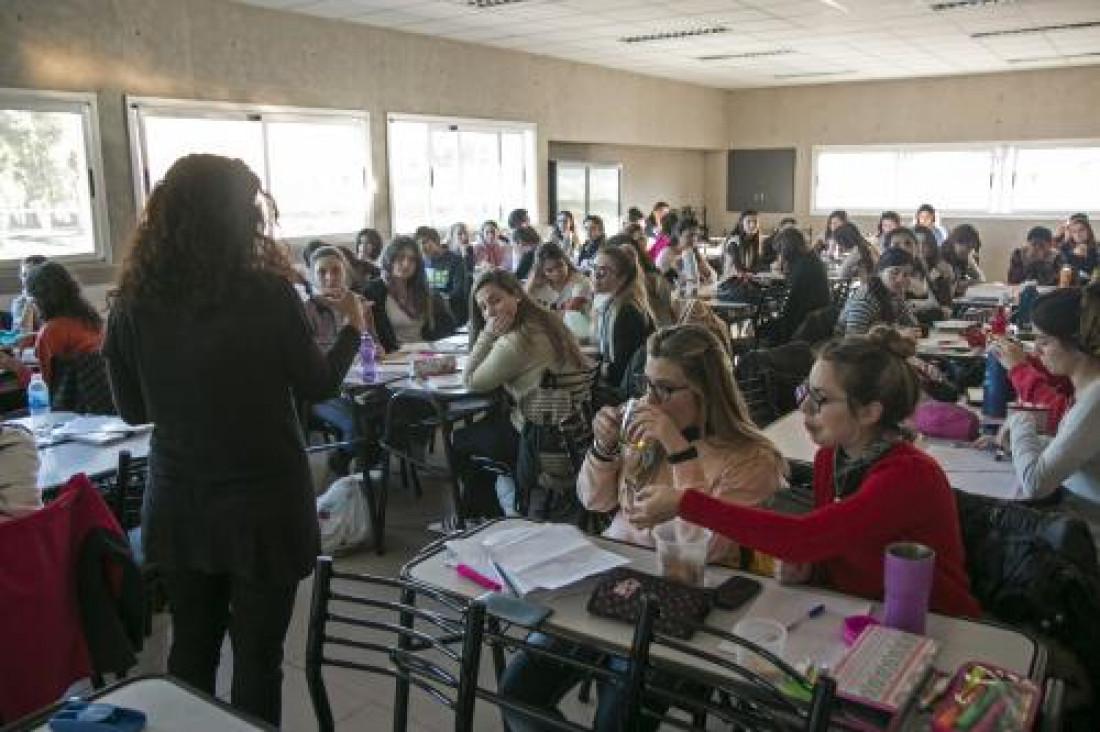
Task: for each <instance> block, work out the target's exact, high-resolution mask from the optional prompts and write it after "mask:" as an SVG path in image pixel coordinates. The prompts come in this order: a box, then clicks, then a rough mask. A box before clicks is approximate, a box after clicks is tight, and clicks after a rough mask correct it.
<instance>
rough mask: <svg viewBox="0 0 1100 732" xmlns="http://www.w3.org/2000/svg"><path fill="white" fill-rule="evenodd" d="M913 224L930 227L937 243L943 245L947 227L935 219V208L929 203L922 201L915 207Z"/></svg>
mask: <svg viewBox="0 0 1100 732" xmlns="http://www.w3.org/2000/svg"><path fill="white" fill-rule="evenodd" d="M913 226H923V227H924V228H926V229H931V230H932V234H933V236H935V237H936V243H937V244H940V245H943V243H944V241H946V240H947V229H946V228H944V226H943V224H940V223H939V222H938V221H937V220H936V209H935V208H933V207H932V204H930V203H922V204H921V205H920V208H918V209H917V213H916V214H915V215H914V216H913Z"/></svg>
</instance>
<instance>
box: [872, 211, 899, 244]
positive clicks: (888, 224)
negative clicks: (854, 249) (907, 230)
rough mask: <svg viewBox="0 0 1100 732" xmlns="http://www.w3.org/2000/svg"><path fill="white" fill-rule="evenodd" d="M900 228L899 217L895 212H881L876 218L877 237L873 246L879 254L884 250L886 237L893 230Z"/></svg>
mask: <svg viewBox="0 0 1100 732" xmlns="http://www.w3.org/2000/svg"><path fill="white" fill-rule="evenodd" d="M900 228H901V216H899V215H898V212H897V211H883V212H882V213H881V214H879V217H878V229H877V233H878V236H876V237H875V246H876V247H877V248H878V251H879V252H882V251H883V250H885V249H886V235H887V234H889V233H890V232H891V231H893V230H894V229H900Z"/></svg>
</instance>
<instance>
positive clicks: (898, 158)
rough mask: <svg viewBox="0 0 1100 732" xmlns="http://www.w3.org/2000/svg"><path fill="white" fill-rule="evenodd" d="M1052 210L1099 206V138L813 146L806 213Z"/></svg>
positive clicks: (1039, 212) (1046, 212)
mask: <svg viewBox="0 0 1100 732" xmlns="http://www.w3.org/2000/svg"><path fill="white" fill-rule="evenodd" d="M922 203H931V204H932V205H934V206H935V207H936V210H937V211H938V212H941V213H949V214H968V215H977V216H1005V217H1008V216H1014V217H1018V216H1030V215H1039V216H1042V215H1055V214H1064V213H1066V212H1074V211H1096V210H1100V143H1088V142H1084V143H1079V142H1058V143H1005V142H998V143H968V144H959V145H901V146H885V145H883V146H879V145H868V146H861V147H844V146H820V147H815V148H814V149H813V211H814V213H815V214H819V215H824V214H827V213H828V212H829V211H832V210H835V209H846V210H847V211H849V212H850V213H856V214H877V213H878V212H880V211H884V210H888V209H892V210H895V211H899V212H901V213H902V214H903V215H906V214H908V213H910V212H913V211H915V210H916V209H917V207H918V206H920V205H921V204H922Z"/></svg>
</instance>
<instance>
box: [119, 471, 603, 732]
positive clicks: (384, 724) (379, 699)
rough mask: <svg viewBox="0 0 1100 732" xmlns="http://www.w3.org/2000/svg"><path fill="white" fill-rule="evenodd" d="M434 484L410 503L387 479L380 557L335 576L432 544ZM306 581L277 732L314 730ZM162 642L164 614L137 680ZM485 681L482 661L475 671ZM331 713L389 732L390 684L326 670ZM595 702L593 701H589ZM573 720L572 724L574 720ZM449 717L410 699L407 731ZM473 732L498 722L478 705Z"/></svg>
mask: <svg viewBox="0 0 1100 732" xmlns="http://www.w3.org/2000/svg"><path fill="white" fill-rule="evenodd" d="M320 464H321V463H320V462H319V463H318V468H317V473H318V485H321V484H323V480H324V471H323V469H322V468H321V467H320ZM442 487H443V486H441V485H439V484H436V483H434V482H432V481H425V483H424V496H423V497H422V498H421V499H419V500H418V499H416V498H415V497H414V496H413V495H412V493H411V491H406V490H404V489H402V488H401V486H400V480H399V479H397V477H396V476H395V479H394V481H393V485H392V487H391V490H390V499H389V510H388V515H387V520H386V553H385V555H383V556H378V555H377V554H375V553H374V552H373V550H368V549H364V550H361V551H358V552H356V553H354V554H350V555H347V556H343V557H339V558H338V559H337V566H338V567H339V568H340V569H342V570H347V571H354V572H367V573H370V574H376V575H382V576H396V575H397V573H398V571H399V569H400V567H401V565H402V564H404V563H405V562H406V561H407V560H408V559H409V558H410V557H411V556H412V555H413V554H414V553H415V552H416V550H418V549H419V548H421V547H422V546H423V545H424V544H426V543H428V542H429V541H431V540H432V539H434V538H436V535H434V534H431V533H429V532H428V531H427V528H426V527H427V525H428V523H430V522H432V521H436V520H438V519H439V518H440V516H441V515H442V514H443V507H444V498H443V495H444V492H443V490H442ZM311 589H312V581H311V580H309V579H307V580H306V581H304V582H302V584H301V586H300V587H299V590H298V597H297V601H296V605H295V610H294V617H293V619H292V620H291V624H290V631H289V633H288V635H287V641H286V660H285V662H284V664H283V669H284V674H285V678H284V682H283V729H286V730H291V731H292V732H306V731H307V730H316V729H317V723H316V721H315V717H314V714H313V707H312V705H311V703H310V700H309V693H308V691H307V688H306V680H305V672H304V666H305V642H306V626H307V623H308V621H309V601H310V592H311ZM168 642H169V623H168V618H167V615H166V614H161V615H158V616H157V618H156V619H155V622H154V632H153V637H152V638H151V639H149V643H148V644H147V646H146V649H145V650H144V651H143V652H142V657H141V663H140V667H139V669H138V673H163V672H164V670H165V665H166V658H167V647H168ZM231 665H232V653H231V651H230V649H229V645H228V641H227V643H226V645H225V647H224V649H223V652H222V665H221V669H220V671H219V678H218V694H219V696H220V697H222V698H225V699H228V697H229V683H230V667H231ZM482 671H483V673H485V674H488V673H490V670H489V668H488V660H487V659H486V662H485V664H483V669H482ZM325 678H326V686H327V688H328V691H329V695H330V701H331V704H332V708H333V714H334V717H335V719H336V722H337V729H339V730H364V731H365V730H383V729H389V728H391V725H392V706H393V701H392V696H393V685H392V682H391V681H389V680H388V679H384V678H381V677H377V676H369V675H365V674H358V673H355V672H352V671H346V670H343V669H335V670H333V671H332V672H328V671H326V676H325ZM593 696H595V694H593ZM565 706H566V713H567V714H569V715H570V716H571V717H574V715H580V718H585V717H586V715H591V713H592V711H593V706H594V705H588V706H585V705H581V704H580V702H579V701H578V700H577V697H576V694H570V696H569V698H568V699H567V701H566V703H565ZM574 718H575V717H574ZM452 724H453V717H452V716H450V713H449V712H448V711H447V710H446V709H444V708H443V707H441V706H440V705H439V704H437V703H435V702H434V701H432V700H431V699H430V698H428V697H427V696H426V695H423V694H417V693H415V692H414V694H413V700H412V704H411V706H410V711H409V729H410V730H425V732H445V731H446V730H450V729H452ZM476 729H477V730H485V731H488V730H500V729H502V725H501V722H500V718H499V716H498V715H496V714H493V713H490V710H487V709H485V708H484V706H482V707H481V708H480V709H479V711H478V715H477V724H476Z"/></svg>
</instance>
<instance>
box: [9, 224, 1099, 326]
mask: <svg viewBox="0 0 1100 732" xmlns="http://www.w3.org/2000/svg"><path fill="white" fill-rule="evenodd" d="M1064 226H1065V231H1064V234H1063V236H1062V237H1061V242H1060V243H1059V237H1058V236H1057V235H1055V237H1054V241H1055V243H1056V244H1058V248H1059V249H1060V250H1061V252H1062V257H1063V258H1064V259H1065V260H1066V264H1068V265H1069V266H1070V267H1072V268H1073V276H1074V281H1075V282H1076V283H1077V284H1082V283H1083V282H1084V281H1085V280H1087V279H1089V278H1091V277H1093V274H1094V273H1095V272H1096V267H1097V266H1098V265H1100V249H1098V246H1097V243H1096V235H1095V234H1094V233H1093V231H1092V224H1091V223H1089V217H1088V214H1083V213H1077V214H1073V215H1072V216H1070V217H1069V220H1068V221H1067V222H1066V223H1065V225H1064ZM1058 228H1059V229H1061V228H1062V226H1059V227H1058ZM12 312H13V313H14V312H15V305H14V304H13V305H12Z"/></svg>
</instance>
